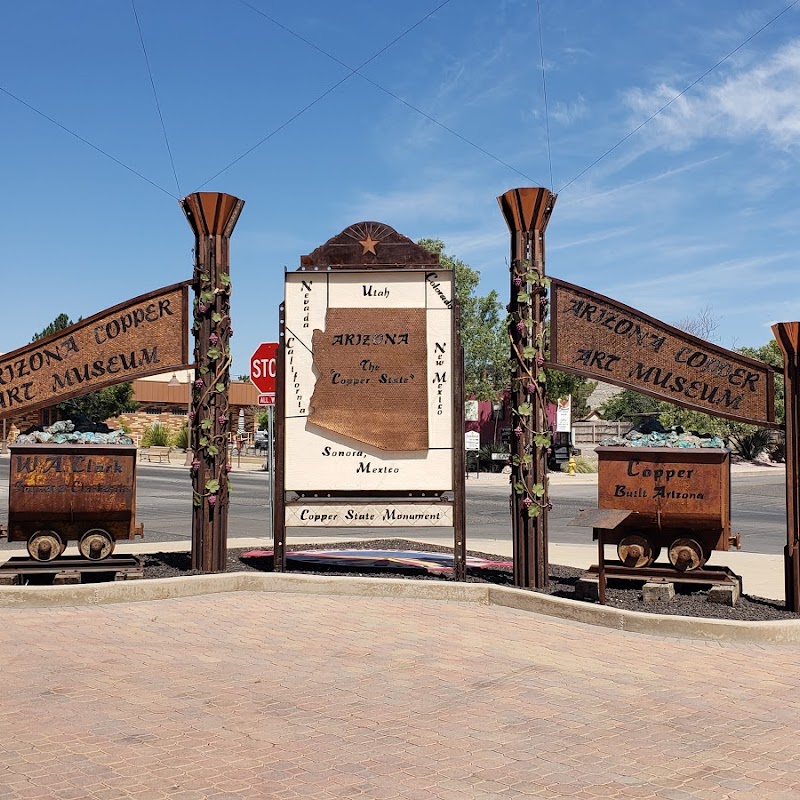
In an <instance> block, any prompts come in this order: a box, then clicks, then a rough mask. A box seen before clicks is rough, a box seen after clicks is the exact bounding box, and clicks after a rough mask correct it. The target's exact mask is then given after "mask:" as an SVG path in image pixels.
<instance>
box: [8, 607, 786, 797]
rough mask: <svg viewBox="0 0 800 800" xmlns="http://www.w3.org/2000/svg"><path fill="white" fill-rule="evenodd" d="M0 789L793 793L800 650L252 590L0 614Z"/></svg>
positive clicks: (60, 792)
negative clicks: (251, 591)
mask: <svg viewBox="0 0 800 800" xmlns="http://www.w3.org/2000/svg"><path fill="white" fill-rule="evenodd" d="M0 667H1V668H2V671H1V672H0V675H1V676H2V682H1V683H0V800H11V799H12V798H14V800H16V799H17V798H26V799H27V798H30V799H31V800H33V799H34V798H47V799H48V800H50V799H51V798H61V799H62V800H70V798H74V800H84V799H85V798H97V800H109V799H111V798H127V797H133V798H141V800H145V799H147V800H149V798H154V799H155V798H170V800H200V798H214V800H238V799H239V798H286V799H287V800H288V799H289V798H303V799H304V800H305V799H307V798H359V797H361V798H387V800H388V798H408V799H409V800H411V799H412V798H413V799H415V800H430V799H431V798H459V800H461V799H462V798H517V797H519V798H527V797H539V798H577V800H584V799H585V800H589V799H590V798H658V799H659V800H689V798H698V799H699V798H709V800H710V799H711V798H713V800H724V798H737V799H738V798H754V800H755V799H757V800H790V798H791V800H797V798H798V797H800V737H799V736H798V723H800V703H799V702H798V700H797V696H798V676H800V647H796V646H769V647H761V646H755V645H742V644H728V643H726V644H709V643H702V642H695V641H685V640H674V639H662V638H656V637H649V636H641V635H633V634H626V633H622V632H618V631H610V630H607V629H601V628H593V627H589V626H585V625H581V624H577V623H565V622H561V621H558V620H553V619H548V618H543V617H538V616H536V615H532V614H527V613H524V612H519V611H515V610H511V609H504V608H499V607H490V606H484V605H477V604H466V603H464V604H460V603H445V602H435V601H419V600H398V599H391V598H381V599H370V598H345V597H316V596H302V595H281V594H257V593H239V594H228V595H213V596H205V597H198V598H185V599H177V600H165V601H159V602H141V603H130V604H120V605H109V606H102V607H82V608H67V609H11V610H8V609H3V610H1V611H0Z"/></svg>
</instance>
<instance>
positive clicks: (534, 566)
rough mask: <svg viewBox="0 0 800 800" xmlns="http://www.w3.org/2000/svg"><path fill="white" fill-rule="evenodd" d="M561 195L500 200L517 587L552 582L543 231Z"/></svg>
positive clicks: (511, 193) (518, 194)
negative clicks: (506, 242)
mask: <svg viewBox="0 0 800 800" xmlns="http://www.w3.org/2000/svg"><path fill="white" fill-rule="evenodd" d="M555 201H556V195H554V194H552V193H551V192H550V191H549V190H548V189H544V188H540V187H535V188H523V189H509V190H508V191H507V192H505V193H504V194H502V195H501V196H500V197H498V198H497V202H498V203H499V204H500V209H501V211H502V213H503V217H504V218H505V221H506V224H507V225H508V229H509V231H510V233H511V289H510V294H511V300H510V302H509V305H508V312H509V323H508V336H509V341H510V347H511V362H512V365H513V366H512V375H511V412H512V419H511V424H512V425H513V426H514V435H512V437H511V465H512V466H511V484H512V491H511V507H512V513H511V518H512V532H513V551H514V585H515V586H521V587H525V588H533V589H541V588H544V587H545V586H547V583H548V579H549V576H548V553H547V545H548V542H547V510H548V507H549V492H548V486H547V445H546V444H545V442H546V441H549V431H548V425H547V411H546V406H545V399H544V373H543V368H544V362H545V338H546V334H545V324H546V317H547V279H546V278H545V271H544V231H545V228H546V227H547V223H548V222H549V220H550V215H551V213H552V211H553V206H554V204H555Z"/></svg>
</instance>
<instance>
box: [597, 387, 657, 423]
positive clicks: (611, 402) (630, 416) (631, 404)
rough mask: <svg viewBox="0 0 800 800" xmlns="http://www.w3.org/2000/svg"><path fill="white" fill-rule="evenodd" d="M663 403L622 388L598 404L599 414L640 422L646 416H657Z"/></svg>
mask: <svg viewBox="0 0 800 800" xmlns="http://www.w3.org/2000/svg"><path fill="white" fill-rule="evenodd" d="M662 405H663V403H661V402H659V401H658V400H656V399H655V398H653V397H648V396H647V395H645V394H639V392H634V391H633V390H632V389H623V390H622V391H621V392H618V393H617V394H615V395H613V396H612V397H609V398H608V400H606V401H605V403H603V405H602V406H600V408H599V411H600V416H602V417H603V419H608V420H613V421H615V422H622V421H625V422H633V423H634V424H635V423H637V422H641V421H642V420H644V419H646V418H647V417H657V416H658V415H659V414H660V413H661V411H662V408H661V407H662Z"/></svg>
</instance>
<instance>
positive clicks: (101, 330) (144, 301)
mask: <svg viewBox="0 0 800 800" xmlns="http://www.w3.org/2000/svg"><path fill="white" fill-rule="evenodd" d="M187 287H188V284H186V283H176V284H173V285H172V286H166V287H164V288H163V289H158V290H156V291H155V292H150V293H148V294H143V295H141V296H139V297H136V298H134V299H133V300H127V301H126V302H124V303H120V304H119V305H116V306H114V307H113V308H109V309H106V310H105V311H101V312H100V313H98V314H93V315H92V316H91V317H87V318H86V319H84V320H81V321H80V322H77V323H76V324H75V325H70V326H69V327H68V328H64V329H63V330H60V331H58V332H57V333H54V334H52V335H50V336H47V337H46V338H44V339H39V340H37V341H36V342H33V343H32V344H29V345H27V346H25V347H21V348H19V349H18V350H14V351H12V352H10V353H5V354H4V355H3V356H2V357H0V417H3V416H7V415H10V414H19V413H21V412H23V411H32V410H34V409H37V408H42V407H44V406H52V405H54V404H55V403H57V402H60V401H62V400H67V399H69V398H70V397H76V396H78V395H82V394H86V393H87V392H92V391H96V390H97V389H102V388H103V387H104V386H113V385H115V384H118V383H122V382H124V381H130V380H133V379H134V378H141V377H144V376H147V375H155V374H157V373H159V372H165V371H168V370H171V369H174V370H178V369H184V368H185V367H186V366H188V364H187V335H188V334H187V330H188V319H187V311H186V309H187V302H188V300H187V298H188V289H187Z"/></svg>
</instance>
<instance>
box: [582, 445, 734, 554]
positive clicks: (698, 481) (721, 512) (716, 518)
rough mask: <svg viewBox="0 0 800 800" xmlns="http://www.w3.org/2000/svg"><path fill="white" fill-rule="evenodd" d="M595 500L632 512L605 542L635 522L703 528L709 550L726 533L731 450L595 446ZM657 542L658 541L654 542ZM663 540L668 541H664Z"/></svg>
mask: <svg viewBox="0 0 800 800" xmlns="http://www.w3.org/2000/svg"><path fill="white" fill-rule="evenodd" d="M597 456H598V477H597V505H598V507H599V508H601V509H623V510H626V511H631V512H633V513H632V514H631V516H630V517H629V518H628V519H627V520H626V521H625V523H624V524H622V525H621V526H619V527H618V528H616V529H615V530H614V531H613V532H610V533H609V534H608V536H607V537H606V539H607V541H608V542H613V541H618V538H616V537H617V535H618V534H619V535H622V533H624V532H626V531H629V530H631V529H633V528H636V527H644V528H647V529H651V528H655V529H657V530H658V531H660V532H661V536H659V537H658V538H659V539H661V538H663V537H666V538H669V539H670V541H671V540H672V539H674V538H675V537H676V535H677V534H676V531H679V530H692V531H694V532H695V533H698V532H702V539H703V543H704V544H705V545H707V547H709V548H711V549H718V550H727V549H728V548H729V537H730V452H729V451H728V450H722V449H716V448H708V449H705V448H685V449H683V448H650V447H598V448H597ZM659 543H661V542H659ZM665 543H668V542H665Z"/></svg>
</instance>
